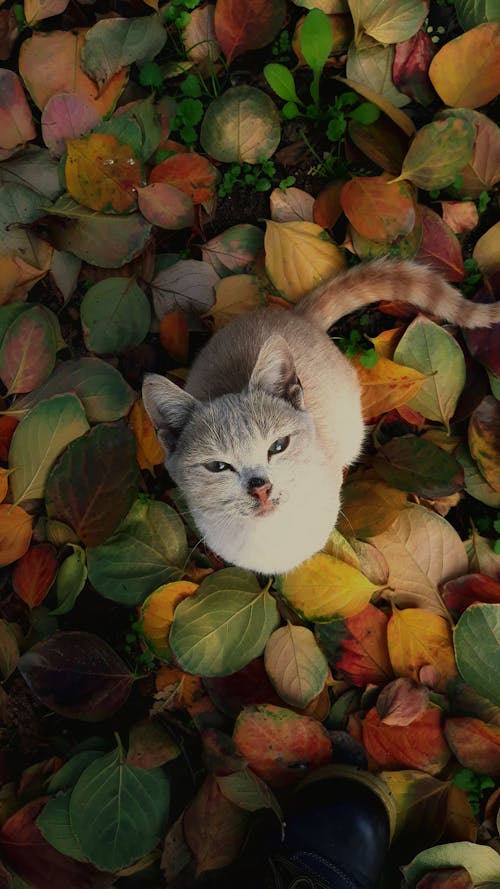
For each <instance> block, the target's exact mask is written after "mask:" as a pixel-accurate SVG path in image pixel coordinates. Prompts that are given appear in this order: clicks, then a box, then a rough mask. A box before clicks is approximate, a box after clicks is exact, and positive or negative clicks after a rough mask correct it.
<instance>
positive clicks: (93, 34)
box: [81, 15, 167, 89]
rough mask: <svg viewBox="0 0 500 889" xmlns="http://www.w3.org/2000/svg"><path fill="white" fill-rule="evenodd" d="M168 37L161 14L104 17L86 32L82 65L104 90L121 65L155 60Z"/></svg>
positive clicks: (122, 66)
mask: <svg viewBox="0 0 500 889" xmlns="http://www.w3.org/2000/svg"><path fill="white" fill-rule="evenodd" d="M166 39H167V32H166V30H165V27H164V25H163V24H162V21H161V17H160V16H159V15H150V16H144V17H143V18H111V19H103V20H102V21H100V22H98V23H97V24H96V25H94V26H93V27H92V28H90V29H89V31H87V34H86V37H85V43H84V45H83V48H82V52H81V66H82V68H83V70H84V71H85V73H86V74H88V76H89V77H91V78H92V80H95V82H96V83H97V84H98V85H99V87H100V88H101V89H102V88H103V87H104V86H105V85H106V84H107V83H108V82H109V81H110V80H111V78H112V77H113V75H114V74H116V72H117V71H119V70H120V68H125V67H126V66H127V65H131V64H132V63H133V62H138V63H140V62H142V61H144V60H146V59H147V60H151V59H154V57H155V56H156V55H158V53H159V52H160V50H161V49H163V46H164V44H165V41H166Z"/></svg>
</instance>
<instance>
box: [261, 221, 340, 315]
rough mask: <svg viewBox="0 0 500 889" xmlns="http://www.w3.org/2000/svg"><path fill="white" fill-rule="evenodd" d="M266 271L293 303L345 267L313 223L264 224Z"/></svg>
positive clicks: (335, 248) (332, 246)
mask: <svg viewBox="0 0 500 889" xmlns="http://www.w3.org/2000/svg"><path fill="white" fill-rule="evenodd" d="M264 247H265V251H266V271H267V273H268V275H269V277H270V279H271V281H272V282H273V284H274V286H275V287H277V289H278V290H279V291H280V292H281V293H282V294H283V296H284V297H286V299H289V300H291V301H292V302H296V301H297V300H298V299H300V297H301V296H304V295H305V294H306V293H308V292H309V291H310V290H313V288H314V287H316V286H317V285H318V284H321V282H322V281H326V280H327V279H328V278H330V277H332V276H333V275H335V274H336V273H337V272H340V271H342V269H344V268H345V258H344V255H343V253H342V251H341V250H340V249H339V248H338V247H337V246H336V244H334V243H333V241H330V239H329V238H328V236H327V235H326V234H325V232H324V230H323V229H322V228H321V226H319V225H316V224H315V223H314V222H271V221H269V220H268V221H267V222H266V235H265V238H264Z"/></svg>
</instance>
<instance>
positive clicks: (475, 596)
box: [443, 574, 500, 614]
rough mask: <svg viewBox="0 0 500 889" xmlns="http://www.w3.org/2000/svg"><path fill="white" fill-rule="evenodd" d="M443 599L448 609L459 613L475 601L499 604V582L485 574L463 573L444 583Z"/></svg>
mask: <svg viewBox="0 0 500 889" xmlns="http://www.w3.org/2000/svg"><path fill="white" fill-rule="evenodd" d="M443 601H444V604H445V605H446V607H447V608H449V609H450V611H458V612H459V614H462V613H463V612H464V611H465V609H466V608H468V607H469V605H474V604H475V603H476V602H490V603H492V604H496V605H500V583H498V582H497V581H495V580H493V579H492V578H491V577H488V576H487V575H486V574H465V575H464V576H463V577H456V578H455V580H449V581H448V582H447V583H445V584H444V586H443Z"/></svg>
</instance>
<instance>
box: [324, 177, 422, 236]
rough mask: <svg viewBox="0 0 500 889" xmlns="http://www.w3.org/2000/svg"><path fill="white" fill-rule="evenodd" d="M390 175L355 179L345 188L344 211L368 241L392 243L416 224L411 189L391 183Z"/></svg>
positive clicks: (343, 195)
mask: <svg viewBox="0 0 500 889" xmlns="http://www.w3.org/2000/svg"><path fill="white" fill-rule="evenodd" d="M389 178H390V176H389V174H388V173H384V174H382V175H381V176H367V177H362V176H358V177H356V176H355V177H353V178H352V179H350V180H349V182H346V184H345V185H344V187H343V189H342V195H341V203H342V209H343V211H344V213H345V214H346V216H347V218H348V219H349V222H351V223H352V225H353V226H354V227H355V229H356V230H357V231H358V232H359V233H360V234H361V235H362V236H363V237H365V238H369V239H371V240H374V241H392V240H395V239H396V238H399V237H401V236H404V235H407V234H409V232H411V231H412V229H413V227H414V225H415V201H414V197H413V194H412V191H411V189H410V187H409V186H405V185H403V186H402V187H401V186H400V185H398V184H392V183H390V182H389V181H388V180H389Z"/></svg>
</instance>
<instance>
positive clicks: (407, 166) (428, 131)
mask: <svg viewBox="0 0 500 889" xmlns="http://www.w3.org/2000/svg"><path fill="white" fill-rule="evenodd" d="M474 137H475V130H474V127H473V125H472V123H471V122H470V121H468V120H462V119H458V118H451V117H449V118H446V120H434V121H432V123H429V124H427V125H426V126H425V127H422V128H421V129H420V130H419V131H418V133H417V134H416V136H415V138H414V140H413V142H412V143H411V145H410V148H409V150H408V154H407V155H406V157H405V159H404V161H403V170H402V172H401V175H400V176H399V177H398V179H396V180H394V181H396V182H398V181H399V180H400V179H409V180H410V181H411V182H413V184H414V185H418V187H419V188H425V189H431V188H445V187H446V186H447V185H452V184H453V182H454V181H455V179H457V177H458V174H459V173H460V171H461V170H463V168H464V167H465V165H466V164H467V163H469V161H470V160H471V157H472V147H473V145H474Z"/></svg>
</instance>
